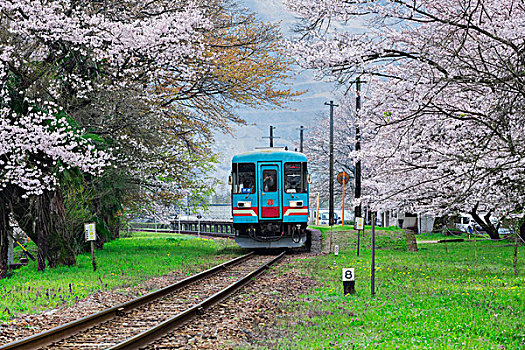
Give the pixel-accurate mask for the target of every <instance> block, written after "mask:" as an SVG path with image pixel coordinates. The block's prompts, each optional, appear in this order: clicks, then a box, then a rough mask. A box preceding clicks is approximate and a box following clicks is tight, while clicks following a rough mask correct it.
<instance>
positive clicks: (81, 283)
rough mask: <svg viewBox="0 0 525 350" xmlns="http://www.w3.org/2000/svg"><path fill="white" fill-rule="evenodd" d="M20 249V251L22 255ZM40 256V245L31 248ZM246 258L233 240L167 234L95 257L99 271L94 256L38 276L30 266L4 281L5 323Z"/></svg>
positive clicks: (123, 243) (112, 246)
mask: <svg viewBox="0 0 525 350" xmlns="http://www.w3.org/2000/svg"><path fill="white" fill-rule="evenodd" d="M19 249H20V248H17V250H15V252H16V254H15V255H17V256H19V255H21V251H19ZM29 249H30V251H32V252H33V255H35V256H36V247H35V246H34V244H32V245H30V246H29ZM239 254H242V251H241V250H240V249H238V248H236V247H235V243H234V242H233V241H229V240H218V241H212V240H207V239H200V240H199V239H193V238H192V237H190V236H178V235H174V234H167V233H158V234H155V233H134V234H133V238H120V239H118V240H115V241H113V242H109V243H107V244H105V245H104V249H103V250H99V251H96V252H95V256H96V262H97V271H95V272H93V269H92V265H91V253H84V254H82V255H80V256H78V258H77V265H76V266H72V267H64V266H63V267H58V268H55V269H46V270H45V271H43V272H37V271H36V263H35V262H33V261H30V262H29V265H28V266H24V267H22V268H20V269H18V270H15V271H13V275H12V276H11V277H10V278H7V279H3V280H0V292H1V293H2V299H1V300H0V322H2V321H3V322H6V321H8V320H10V319H11V318H13V317H14V316H16V315H17V314H20V313H34V312H38V311H41V310H44V309H47V308H55V307H64V306H67V305H70V304H72V303H74V302H75V301H77V300H80V299H82V298H84V297H86V296H87V295H89V294H91V293H94V292H97V291H106V290H110V289H119V288H124V287H128V286H134V285H137V284H138V283H140V282H142V281H145V280H147V279H149V278H151V277H155V276H160V275H164V274H167V273H169V272H171V271H174V270H182V271H183V272H184V273H185V274H187V275H189V274H192V273H195V272H199V271H202V270H203V269H204V268H205V267H211V266H213V265H217V264H219V263H220V262H222V261H226V260H228V259H230V258H232V257H234V256H237V255H239Z"/></svg>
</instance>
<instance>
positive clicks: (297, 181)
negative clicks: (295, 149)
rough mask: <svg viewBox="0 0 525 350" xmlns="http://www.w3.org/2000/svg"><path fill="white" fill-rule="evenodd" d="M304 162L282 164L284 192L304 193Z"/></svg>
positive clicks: (305, 187) (305, 189) (305, 185)
mask: <svg viewBox="0 0 525 350" xmlns="http://www.w3.org/2000/svg"><path fill="white" fill-rule="evenodd" d="M306 173H307V172H306V163H304V162H303V163H299V162H297V163H285V164H284V190H285V191H286V193H306V191H307V183H306Z"/></svg>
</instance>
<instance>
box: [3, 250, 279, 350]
mask: <svg viewBox="0 0 525 350" xmlns="http://www.w3.org/2000/svg"><path fill="white" fill-rule="evenodd" d="M284 254H285V253H282V254H280V255H278V256H268V255H266V256H263V255H255V254H253V253H250V254H247V255H244V256H241V257H239V258H236V259H233V260H230V261H228V262H226V263H224V264H221V265H218V266H216V267H214V268H212V269H209V270H206V271H204V272H201V273H199V274H197V275H193V276H190V277H188V278H186V279H184V280H182V281H180V282H177V283H175V284H172V285H170V286H168V287H165V288H163V289H160V290H158V291H156V292H153V293H150V294H147V295H145V296H142V297H139V298H137V299H134V300H131V301H129V302H126V303H124V304H120V305H117V306H115V307H112V308H110V309H106V310H104V311H101V312H98V313H96V314H93V315H91V316H87V317H84V318H82V319H79V320H77V321H73V322H70V323H68V324H65V325H62V326H59V327H56V328H53V329H51V330H48V331H46V332H42V333H39V334H36V335H34V336H31V337H28V338H25V339H21V340H18V341H16V342H13V343H10V344H7V345H4V346H2V347H0V349H1V350H7V349H37V348H38V349H112V350H114V349H137V348H139V347H141V346H145V345H147V344H149V343H151V342H152V341H154V340H156V339H158V338H160V337H162V336H164V335H165V334H169V333H170V332H171V331H173V330H174V329H175V328H177V327H178V326H180V325H181V324H183V323H185V322H187V321H188V320H189V319H191V318H192V317H194V316H196V315H199V314H201V313H204V312H205V311H206V310H207V309H208V308H210V307H211V306H212V305H214V304H216V303H218V302H219V301H221V300H223V299H225V298H226V297H228V296H229V295H231V294H233V293H234V292H235V291H237V290H238V289H240V288H241V287H242V286H244V285H246V284H247V283H249V282H250V281H251V280H252V279H253V278H254V277H255V276H257V275H259V274H260V273H262V272H263V271H264V270H265V269H267V268H268V267H269V266H270V265H272V264H274V263H276V262H277V261H279V260H280V259H281V258H282V257H283V256H284ZM197 282H198V283H197Z"/></svg>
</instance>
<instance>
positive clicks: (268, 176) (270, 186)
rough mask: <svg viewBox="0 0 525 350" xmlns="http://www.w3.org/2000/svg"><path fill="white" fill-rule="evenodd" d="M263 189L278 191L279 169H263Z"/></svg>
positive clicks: (265, 190)
mask: <svg viewBox="0 0 525 350" xmlns="http://www.w3.org/2000/svg"><path fill="white" fill-rule="evenodd" d="M263 191H264V192H277V171H275V170H264V171H263Z"/></svg>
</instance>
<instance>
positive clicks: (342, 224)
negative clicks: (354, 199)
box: [341, 176, 345, 227]
mask: <svg viewBox="0 0 525 350" xmlns="http://www.w3.org/2000/svg"><path fill="white" fill-rule="evenodd" d="M341 226H343V227H344V226H345V178H344V176H343V222H342V223H341Z"/></svg>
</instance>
